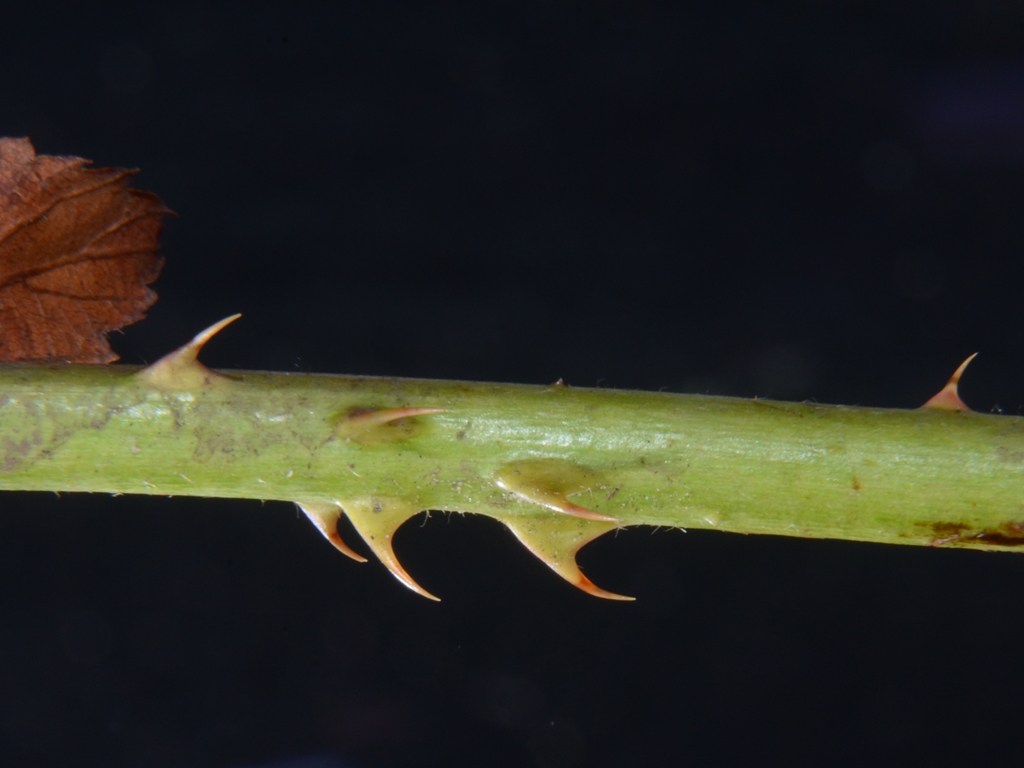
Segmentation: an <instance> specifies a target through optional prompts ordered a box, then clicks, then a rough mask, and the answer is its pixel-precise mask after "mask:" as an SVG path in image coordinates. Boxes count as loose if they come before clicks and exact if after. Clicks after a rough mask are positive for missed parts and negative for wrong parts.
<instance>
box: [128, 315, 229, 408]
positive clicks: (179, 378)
mask: <svg viewBox="0 0 1024 768" xmlns="http://www.w3.org/2000/svg"><path fill="white" fill-rule="evenodd" d="M240 317H241V315H240V314H239V315H231V317H225V318H224V319H223V320H221V321H219V322H216V323H214V324H213V325H211V326H210V327H209V328H207V329H206V330H205V331H202V332H200V333H199V334H197V335H196V337H195V338H194V339H192V341H190V342H189V343H188V344H185V345H184V346H182V347H179V348H178V349H176V350H174V351H173V352H171V353H170V354H168V355H164V356H163V357H161V358H160V359H159V360H157V361H156V362H155V363H153V364H152V365H150V366H147V367H146V368H143V369H142V370H141V371H139V372H138V373H136V374H135V375H136V376H137V377H138V378H139V379H141V380H142V381H144V382H145V383H147V384H149V385H150V386H153V387H157V388H158V389H172V390H173V389H196V388H198V387H202V386H204V385H206V384H209V383H210V382H211V381H213V380H215V379H224V378H226V377H225V376H223V375H222V374H219V373H215V372H214V371H211V370H210V369H209V368H207V367H206V366H205V365H203V364H202V363H200V362H199V360H198V357H199V351H200V350H201V349H202V348H203V346H204V345H205V344H206V342H208V341H209V340H210V339H212V338H213V337H214V335H216V334H217V332H218V331H220V330H221V329H223V328H224V326H226V325H229V324H230V323H233V322H234V321H235V320H237V319H238V318H240Z"/></svg>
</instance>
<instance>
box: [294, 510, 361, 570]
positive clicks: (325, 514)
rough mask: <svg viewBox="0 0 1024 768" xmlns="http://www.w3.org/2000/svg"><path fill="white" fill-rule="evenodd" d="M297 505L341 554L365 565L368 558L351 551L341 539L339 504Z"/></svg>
mask: <svg viewBox="0 0 1024 768" xmlns="http://www.w3.org/2000/svg"><path fill="white" fill-rule="evenodd" d="M295 505H296V506H297V507H298V508H299V509H301V510H302V511H303V512H304V513H305V515H306V517H308V518H309V519H310V521H311V522H312V523H313V525H315V526H316V527H317V530H319V531H320V533H322V534H323V535H324V537H325V538H326V539H327V540H328V541H329V542H331V544H333V545H334V546H335V547H336V548H337V550H338V551H339V552H341V553H342V554H343V555H345V556H347V557H351V558H352V559H353V560H355V561H356V562H357V563H365V562H366V558H365V557H363V556H362V555H360V554H359V553H358V552H355V551H354V550H352V549H350V548H349V546H348V544H346V543H345V540H344V539H342V538H341V535H340V534H339V533H338V518H339V517H341V514H342V512H341V507H339V506H338V505H337V504H331V503H328V502H319V501H307V502H301V501H297V502H295Z"/></svg>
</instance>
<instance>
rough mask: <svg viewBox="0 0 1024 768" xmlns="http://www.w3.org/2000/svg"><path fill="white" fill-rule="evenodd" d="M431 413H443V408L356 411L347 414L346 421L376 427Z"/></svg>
mask: <svg viewBox="0 0 1024 768" xmlns="http://www.w3.org/2000/svg"><path fill="white" fill-rule="evenodd" d="M431 413H444V408H385V409H382V410H377V411H362V412H359V411H357V412H355V413H350V414H349V415H348V423H349V424H359V425H366V426H368V427H369V426H374V427H378V426H381V425H383V424H390V423H391V422H392V421H397V420H398V419H407V418H409V417H410V416H426V415H428V414H431Z"/></svg>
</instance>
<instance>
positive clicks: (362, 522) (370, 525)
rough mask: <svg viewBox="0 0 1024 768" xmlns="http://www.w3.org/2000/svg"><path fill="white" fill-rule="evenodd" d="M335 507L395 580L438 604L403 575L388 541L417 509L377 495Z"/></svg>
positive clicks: (418, 511)
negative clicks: (343, 513)
mask: <svg viewBox="0 0 1024 768" xmlns="http://www.w3.org/2000/svg"><path fill="white" fill-rule="evenodd" d="M339 504H340V505H341V507H342V509H344V510H345V514H346V515H348V519H349V520H351V521H352V525H354V526H355V529H356V530H357V531H358V532H359V535H360V536H362V537H363V541H365V542H366V544H367V546H368V547H369V548H370V549H371V550H373V554H375V555H376V556H377V558H378V559H379V560H380V561H381V562H382V563H383V564H384V567H385V568H387V569H388V570H389V571H391V574H392V575H393V576H394V577H395V578H396V579H398V580H399V581H400V582H402V583H403V584H404V585H405V586H407V587H408V588H409V589H411V590H412V591H413V592H416V593H417V594H420V595H423V597H426V598H428V599H430V600H436V601H438V602H440V598H438V597H436V596H434V595H432V594H430V593H429V592H427V590H425V589H424V588H423V587H421V586H420V585H419V584H417V583H416V580H415V579H413V577H412V576H410V575H409V574H408V572H406V570H405V568H403V567H402V564H401V563H400V562H398V557H397V556H396V555H395V550H394V549H393V548H392V546H391V539H392V538H393V537H394V534H395V532H396V531H397V530H398V529H399V528H400V527H401V525H402V523H404V522H405V521H406V520H408V519H409V518H410V517H413V516H415V515H418V514H419V513H420V509H419V508H418V507H416V506H415V505H413V504H409V503H408V502H405V501H402V500H401V499H395V498H390V497H381V496H375V497H372V498H367V499H346V500H342V501H340V502H339Z"/></svg>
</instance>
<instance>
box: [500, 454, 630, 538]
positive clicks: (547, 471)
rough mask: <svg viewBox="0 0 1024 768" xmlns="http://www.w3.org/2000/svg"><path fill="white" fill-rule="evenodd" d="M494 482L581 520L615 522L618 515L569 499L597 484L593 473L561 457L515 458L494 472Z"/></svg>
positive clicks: (523, 498) (534, 502)
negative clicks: (520, 459) (611, 514)
mask: <svg viewBox="0 0 1024 768" xmlns="http://www.w3.org/2000/svg"><path fill="white" fill-rule="evenodd" d="M494 483H495V485H497V486H498V487H499V488H501V489H502V490H505V491H508V492H509V493H511V494H512V495H513V496H515V497H517V498H519V499H521V500H523V501H528V502H530V503H532V504H539V505H540V506H542V507H547V508H548V509H551V510H554V511H555V512H561V513H562V514H565V515H572V516H573V517H581V518H583V519H584V520H596V521H600V522H605V523H617V522H618V518H615V517H610V516H609V515H602V514H600V513H598V512H593V511H591V510H589V509H587V508H586V507H581V506H580V505H579V504H574V503H573V502H571V501H569V499H568V496H569V494H573V493H579V492H581V491H586V490H589V489H590V488H591V487H593V486H594V485H596V484H597V477H596V475H595V474H594V473H592V472H590V471H589V470H587V469H585V468H583V467H581V466H579V465H578V464H573V463H572V462H569V461H565V460H563V459H526V460H524V461H515V462H512V463H511V464H506V465H505V466H503V467H501V468H499V469H498V471H497V472H495V473H494Z"/></svg>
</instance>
